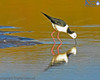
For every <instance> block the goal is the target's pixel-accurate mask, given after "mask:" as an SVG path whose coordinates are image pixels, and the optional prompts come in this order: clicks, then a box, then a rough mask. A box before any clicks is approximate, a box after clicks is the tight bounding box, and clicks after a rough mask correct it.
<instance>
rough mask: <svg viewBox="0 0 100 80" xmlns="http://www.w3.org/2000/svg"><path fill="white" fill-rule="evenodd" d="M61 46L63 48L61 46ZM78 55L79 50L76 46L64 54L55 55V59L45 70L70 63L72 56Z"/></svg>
mask: <svg viewBox="0 0 100 80" xmlns="http://www.w3.org/2000/svg"><path fill="white" fill-rule="evenodd" d="M54 45H55V44H54ZM59 46H61V44H60V45H59ZM76 53H77V48H76V46H74V47H72V48H70V49H69V50H67V51H66V52H64V53H59V54H55V55H53V58H52V60H51V62H50V64H49V65H48V67H47V68H46V69H45V70H48V69H49V68H50V67H52V66H59V65H61V64H63V63H68V60H69V57H70V55H71V54H73V55H76ZM53 54H54V53H53Z"/></svg>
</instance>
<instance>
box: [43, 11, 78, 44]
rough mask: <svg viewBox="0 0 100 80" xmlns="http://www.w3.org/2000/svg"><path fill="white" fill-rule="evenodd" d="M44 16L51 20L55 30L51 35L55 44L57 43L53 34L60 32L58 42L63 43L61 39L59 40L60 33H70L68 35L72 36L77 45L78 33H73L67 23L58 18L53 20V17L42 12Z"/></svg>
mask: <svg viewBox="0 0 100 80" xmlns="http://www.w3.org/2000/svg"><path fill="white" fill-rule="evenodd" d="M41 13H42V14H43V15H45V16H46V17H47V18H48V19H49V20H50V22H51V23H52V26H53V28H54V31H53V32H52V33H51V36H52V38H53V41H54V43H56V42H55V39H54V37H53V34H54V33H55V32H56V31H58V34H57V38H58V40H59V41H60V42H61V43H62V41H61V40H60V38H59V33H60V32H64V33H68V35H70V36H71V37H72V38H73V39H74V40H75V44H76V37H77V34H76V32H74V31H71V30H70V29H69V26H68V25H67V24H66V22H64V21H63V20H61V19H58V18H53V17H51V16H48V15H47V14H45V13H43V12H41Z"/></svg>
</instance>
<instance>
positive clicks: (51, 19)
mask: <svg viewBox="0 0 100 80" xmlns="http://www.w3.org/2000/svg"><path fill="white" fill-rule="evenodd" d="M42 14H43V15H45V16H46V17H47V18H48V19H49V20H50V21H51V22H52V23H54V24H56V25H59V26H62V27H65V26H66V23H65V22H64V21H63V20H61V19H57V18H53V17H51V16H48V15H47V14H45V13H43V12H42Z"/></svg>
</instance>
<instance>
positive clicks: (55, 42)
mask: <svg viewBox="0 0 100 80" xmlns="http://www.w3.org/2000/svg"><path fill="white" fill-rule="evenodd" d="M55 32H56V31H55V30H54V31H53V32H52V33H51V37H52V39H53V41H54V45H53V46H52V48H51V53H52V55H55V53H54V51H53V49H54V47H55V44H56V41H55V39H54V37H53V34H54V33H55Z"/></svg>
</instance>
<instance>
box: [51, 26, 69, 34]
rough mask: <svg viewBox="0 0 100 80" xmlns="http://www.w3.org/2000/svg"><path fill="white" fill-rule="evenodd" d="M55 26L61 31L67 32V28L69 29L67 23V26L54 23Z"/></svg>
mask: <svg viewBox="0 0 100 80" xmlns="http://www.w3.org/2000/svg"><path fill="white" fill-rule="evenodd" d="M52 26H53V28H54V29H55V30H57V31H59V32H65V33H66V32H67V29H68V25H66V26H65V27H61V26H59V25H56V24H52Z"/></svg>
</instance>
